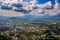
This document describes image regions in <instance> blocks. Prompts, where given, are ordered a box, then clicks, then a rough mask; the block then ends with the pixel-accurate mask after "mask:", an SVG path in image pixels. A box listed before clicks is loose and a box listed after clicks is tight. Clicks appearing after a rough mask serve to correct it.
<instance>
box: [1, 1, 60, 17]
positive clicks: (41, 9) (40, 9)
mask: <svg viewBox="0 0 60 40" xmlns="http://www.w3.org/2000/svg"><path fill="white" fill-rule="evenodd" d="M8 3H11V4H12V3H17V0H14V1H12V2H10V1H9V2H8ZM20 3H21V4H22V8H23V9H25V10H32V11H31V12H30V13H29V14H30V15H38V16H44V15H50V16H53V15H56V14H57V13H59V12H60V10H58V9H59V8H58V6H59V3H58V2H57V1H56V4H55V6H54V9H49V10H47V9H45V8H50V7H51V6H52V4H51V1H49V2H47V3H45V4H37V1H36V0H32V1H30V2H23V0H20ZM33 7H37V9H33ZM14 9H15V8H14ZM46 10H47V11H46ZM11 12H12V13H11ZM1 13H2V14H1ZM29 14H28V13H27V15H29ZM0 15H6V16H25V15H26V14H25V13H23V12H20V13H19V12H14V11H8V12H7V11H2V10H1V11H0Z"/></svg>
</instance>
